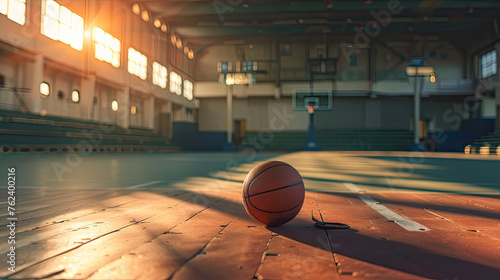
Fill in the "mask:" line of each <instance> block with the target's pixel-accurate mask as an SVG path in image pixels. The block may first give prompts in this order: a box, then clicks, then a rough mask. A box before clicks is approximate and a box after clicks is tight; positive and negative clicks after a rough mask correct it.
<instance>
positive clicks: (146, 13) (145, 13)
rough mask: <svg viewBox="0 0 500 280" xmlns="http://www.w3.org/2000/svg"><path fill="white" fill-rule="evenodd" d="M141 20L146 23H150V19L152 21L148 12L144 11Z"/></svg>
mask: <svg viewBox="0 0 500 280" xmlns="http://www.w3.org/2000/svg"><path fill="white" fill-rule="evenodd" d="M141 18H142V20H144V21H145V22H149V19H150V17H149V12H148V11H147V10H142V12H141Z"/></svg>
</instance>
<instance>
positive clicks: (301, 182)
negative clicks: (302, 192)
mask: <svg viewBox="0 0 500 280" xmlns="http://www.w3.org/2000/svg"><path fill="white" fill-rule="evenodd" d="M303 183H304V182H303V181H300V182H298V183H295V184H291V185H288V186H284V187H279V188H277V189H272V190H268V191H263V192H260V193H255V194H252V195H249V196H247V197H248V198H250V197H252V196H256V195H259V194H264V193H268V192H274V191H277V190H281V189H286V188H289V187H293V186H297V185H300V184H303Z"/></svg>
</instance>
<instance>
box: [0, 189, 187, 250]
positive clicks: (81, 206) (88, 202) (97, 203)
mask: <svg viewBox="0 0 500 280" xmlns="http://www.w3.org/2000/svg"><path fill="white" fill-rule="evenodd" d="M123 193H131V191H114V192H112V193H107V194H104V195H102V194H101V195H98V196H91V197H89V198H86V199H83V200H78V201H77V202H78V203H76V202H68V203H61V204H57V205H56V206H53V207H49V208H48V209H44V210H45V211H47V212H48V213H47V214H43V212H44V211H41V212H42V214H40V215H39V214H38V212H37V211H34V212H32V213H29V215H30V216H29V217H30V218H29V219H26V218H25V215H26V214H27V213H23V214H20V215H18V217H19V220H18V223H17V225H16V233H17V234H18V235H19V234H21V233H24V232H26V231H29V235H30V236H31V235H33V234H34V233H36V231H37V230H42V229H43V230H46V229H48V228H51V227H57V226H58V225H59V224H62V223H64V222H68V221H71V220H75V219H78V218H82V217H84V216H87V215H93V214H96V213H98V212H99V211H105V210H109V209H112V208H116V207H119V206H123V205H126V204H128V203H132V202H134V201H139V200H141V198H140V197H134V196H131V195H128V194H123ZM182 193H184V191H177V190H175V191H169V192H164V194H168V196H170V197H175V196H177V195H179V194H182ZM120 194H123V195H120ZM142 199H145V198H142ZM32 216H33V217H32ZM66 225H68V223H66ZM7 235H8V228H7V227H5V228H3V227H2V228H1V229H0V236H7ZM27 240H29V241H30V242H32V241H34V240H32V239H30V238H28V239H27ZM18 246H19V244H18Z"/></svg>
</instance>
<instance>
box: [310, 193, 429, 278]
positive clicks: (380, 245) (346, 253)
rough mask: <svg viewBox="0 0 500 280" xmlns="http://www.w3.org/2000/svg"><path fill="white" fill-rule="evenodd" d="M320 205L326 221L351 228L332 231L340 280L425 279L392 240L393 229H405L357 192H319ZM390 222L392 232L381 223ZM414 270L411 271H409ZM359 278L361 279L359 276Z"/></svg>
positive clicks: (317, 195) (331, 235) (330, 235)
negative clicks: (378, 211) (374, 208)
mask: <svg viewBox="0 0 500 280" xmlns="http://www.w3.org/2000/svg"><path fill="white" fill-rule="evenodd" d="M316 197H317V199H318V204H319V208H320V210H321V213H322V214H323V219H324V221H326V222H340V223H346V224H349V225H350V226H351V228H350V229H349V230H328V233H329V238H330V241H331V244H332V247H333V250H334V252H335V254H334V255H335V259H336V263H337V266H338V272H339V275H340V279H350V277H353V276H354V277H361V278H369V279H402V280H403V279H423V278H421V277H419V276H418V275H415V273H417V271H414V268H413V267H411V264H410V263H409V262H407V261H405V260H404V259H403V260H401V259H400V258H401V257H402V254H401V252H400V249H399V244H394V243H390V242H389V241H388V239H389V237H390V236H391V231H392V232H394V231H398V230H399V231H405V230H404V229H402V228H401V227H399V226H397V225H395V224H394V223H388V222H387V220H386V219H385V218H384V217H383V216H381V215H380V214H378V213H377V212H376V211H374V210H373V209H371V208H370V207H368V206H367V205H366V204H365V203H364V202H362V201H361V200H359V199H358V198H357V194H325V193H317V194H316ZM384 223H387V224H390V226H391V231H387V232H386V231H384V230H382V229H381V225H384ZM405 269H406V271H411V272H410V273H408V272H406V271H405ZM356 279H358V278H356Z"/></svg>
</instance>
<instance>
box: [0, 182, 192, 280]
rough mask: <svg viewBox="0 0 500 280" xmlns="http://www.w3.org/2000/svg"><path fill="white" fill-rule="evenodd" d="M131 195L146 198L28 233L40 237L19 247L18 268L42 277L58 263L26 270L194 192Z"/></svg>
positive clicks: (3, 273)
mask: <svg viewBox="0 0 500 280" xmlns="http://www.w3.org/2000/svg"><path fill="white" fill-rule="evenodd" d="M130 195H133V196H135V197H140V198H145V199H144V200H141V201H137V202H133V203H129V204H126V205H124V206H120V207H117V208H112V209H109V210H107V211H100V212H98V213H96V214H95V215H90V216H85V217H82V218H80V219H75V220H72V221H69V222H68V224H67V225H64V226H62V225H61V226H60V227H58V228H56V229H51V230H48V231H44V230H39V231H35V232H34V233H33V234H31V236H26V239H27V240H30V239H32V240H33V239H38V241H37V242H33V243H30V244H28V245H26V246H22V247H18V248H17V254H18V255H22V256H24V257H23V258H22V259H21V258H20V259H19V260H18V261H17V269H18V270H17V271H18V272H20V273H21V274H20V275H26V277H43V276H44V273H46V272H47V268H48V270H53V269H54V267H58V265H55V266H52V268H50V266H48V267H46V268H45V269H44V270H43V272H40V273H38V272H37V273H36V275H38V276H32V275H30V274H26V273H25V272H23V270H24V269H26V268H28V267H32V266H34V265H35V266H36V264H37V263H39V262H41V263H43V262H44V261H45V260H50V258H52V257H54V256H57V255H59V254H63V253H64V252H71V251H72V250H75V249H77V248H79V247H81V246H82V245H83V244H86V243H89V242H92V241H95V240H99V239H100V238H101V237H103V236H106V235H108V234H110V233H113V232H116V231H120V230H121V229H123V228H126V227H129V226H131V225H135V224H138V223H139V222H140V221H142V220H145V219H147V218H150V217H153V216H155V215H158V214H159V213H161V212H162V211H164V210H169V209H171V208H172V207H175V206H177V205H179V204H182V203H183V202H184V201H186V200H190V199H193V197H194V196H195V194H192V193H186V194H183V195H180V196H179V197H175V198H170V197H165V196H161V195H156V194H152V193H146V192H135V193H132V194H130ZM16 237H17V239H18V240H19V241H20V242H21V241H23V240H24V238H22V237H21V236H16ZM2 253H3V251H2ZM44 267H45V266H44ZM34 270H36V268H35V269H30V271H31V272H33V271H34ZM40 271H42V270H40ZM6 275H9V274H7V273H6V271H0V277H2V276H6ZM16 275H17V274H16ZM27 275H30V276H27ZM45 275H46V274H45ZM16 277H18V276H16ZM21 278H22V277H21Z"/></svg>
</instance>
